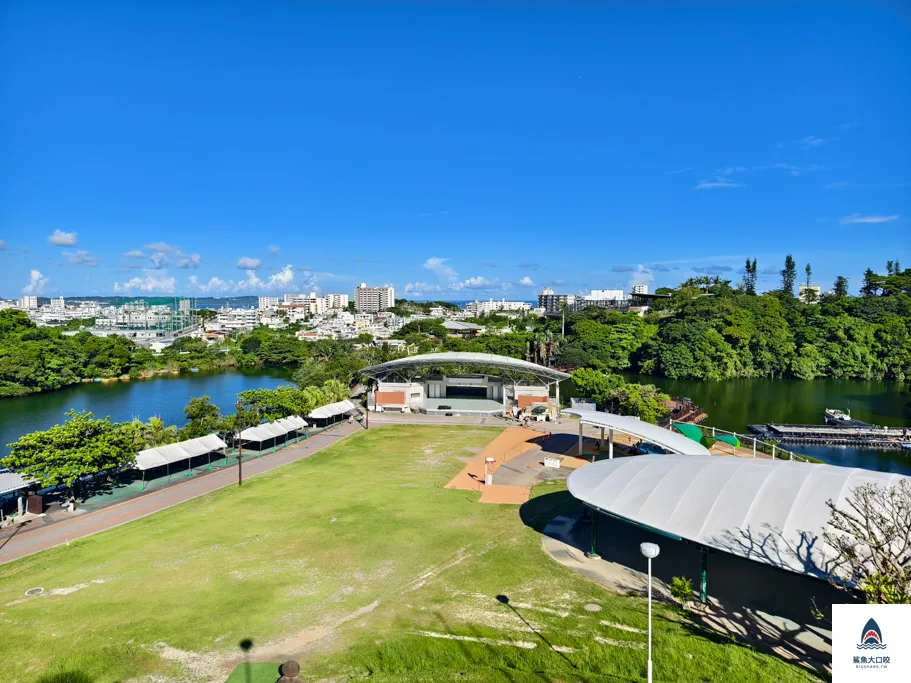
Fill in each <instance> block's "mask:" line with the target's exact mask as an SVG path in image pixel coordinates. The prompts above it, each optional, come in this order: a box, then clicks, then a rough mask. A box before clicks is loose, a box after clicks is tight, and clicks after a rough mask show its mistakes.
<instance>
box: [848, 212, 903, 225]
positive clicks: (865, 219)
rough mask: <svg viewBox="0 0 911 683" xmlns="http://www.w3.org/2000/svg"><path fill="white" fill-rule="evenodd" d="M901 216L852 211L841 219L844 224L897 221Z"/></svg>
mask: <svg viewBox="0 0 911 683" xmlns="http://www.w3.org/2000/svg"><path fill="white" fill-rule="evenodd" d="M899 218H901V216H899V215H898V214H892V215H891V216H864V215H861V214H859V213H852V214H851V215H850V216H845V217H844V218H842V219H841V224H842V225H852V224H854V223H891V222H892V221H897V220H898V219H899Z"/></svg>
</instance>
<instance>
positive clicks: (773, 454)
mask: <svg viewBox="0 0 911 683" xmlns="http://www.w3.org/2000/svg"><path fill="white" fill-rule="evenodd" d="M776 450H777V446H775V444H772V460H774V459H775V451H776Z"/></svg>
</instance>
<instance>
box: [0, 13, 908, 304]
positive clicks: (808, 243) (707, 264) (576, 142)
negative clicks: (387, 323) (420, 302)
mask: <svg viewBox="0 0 911 683" xmlns="http://www.w3.org/2000/svg"><path fill="white" fill-rule="evenodd" d="M0 150H2V152H0V298H4V297H5V298H16V297H19V296H21V295H23V294H40V295H44V296H59V295H64V296H77V295H112V294H122V295H137V296H138V295H162V294H175V295H187V296H226V295H238V294H267V293H281V292H296V291H303V292H307V291H311V290H316V291H322V292H326V293H328V292H343V293H349V294H350V293H352V292H353V290H354V287H355V286H357V284H358V283H360V282H362V281H364V282H367V283H369V284H373V285H380V284H391V285H394V286H395V287H396V295H397V296H398V297H408V298H424V299H458V300H465V299H474V298H485V299H486V298H488V297H494V298H502V297H506V298H507V299H518V300H531V299H534V297H535V296H536V294H537V292H538V291H540V289H541V288H542V287H544V286H550V287H552V288H554V289H555V290H556V291H560V292H567V293H575V292H581V291H588V290H589V289H602V288H604V289H607V288H623V289H627V290H628V289H629V287H630V286H631V285H632V284H648V285H649V286H650V287H651V288H652V290H654V288H657V287H660V286H673V285H676V284H678V283H679V282H681V281H682V280H685V279H687V278H689V277H694V276H698V275H703V274H708V275H720V276H722V277H724V278H726V279H731V280H733V281H734V282H739V280H740V278H741V274H742V267H743V263H744V261H745V259H747V258H756V259H757V261H758V270H759V285H760V288H761V289H771V288H774V287H775V286H776V285H777V284H778V282H779V277H778V271H779V270H780V269H781V267H782V262H783V260H784V257H785V254H786V253H788V252H790V253H792V254H793V255H794V258H795V259H796V261H797V263H798V267H799V276H800V277H799V280H800V281H802V280H803V278H804V274H803V268H804V265H805V264H806V263H808V262H809V263H810V264H812V268H813V280H814V282H815V283H816V284H819V285H821V286H822V287H823V289H828V288H829V287H831V283H832V281H833V280H834V279H835V277H836V276H838V275H844V276H846V277H848V278H849V281H850V285H851V289H852V291H856V290H857V288H858V286H859V284H860V279H861V275H862V273H863V271H864V270H865V269H866V268H867V267H868V266H869V267H872V268H874V270H879V271H880V272H883V271H884V270H885V262H886V260H887V259H898V260H900V261H902V262H903V263H904V264H905V265H906V266H911V253H909V251H911V249H909V247H911V237H909V236H911V154H909V151H911V10H909V6H908V4H907V3H902V2H898V1H897V0H896V2H888V1H884V2H881V3H876V4H874V3H862V2H834V3H830V2H822V1H806V2H792V3H785V2H761V3H753V4H751V3H741V2H738V3H720V2H700V3H680V4H675V5H673V6H668V5H666V4H657V3H648V2H647V3H639V4H632V3H625V4H623V3H594V2H587V3H573V2H563V3H560V4H559V5H558V4H554V3H552V4H548V3H533V4H527V3H523V4H522V5H521V6H520V5H518V4H509V3H499V4H497V5H495V6H494V5H488V6H485V5H483V4H481V3H466V2H463V3H446V2H434V3H419V2H399V3H383V4H379V3H377V4H367V3H353V4H352V3H348V4H346V3H332V4H330V3H303V2H297V3H293V2H292V3H289V2H275V1H266V2H261V3H222V2H218V3H216V2H180V3H178V2H173V1H170V0H167V1H163V2H156V3H151V2H146V3H110V2H108V3H96V2H92V1H91V0H89V1H87V2H82V3H64V2H48V1H44V0H29V1H27V2H26V1H24V0H10V1H9V2H5V3H2V4H0Z"/></svg>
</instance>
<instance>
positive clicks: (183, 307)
mask: <svg viewBox="0 0 911 683" xmlns="http://www.w3.org/2000/svg"><path fill="white" fill-rule="evenodd" d="M191 304H192V302H191V301H190V300H189V299H181V300H180V303H179V304H178V308H177V310H179V311H180V312H181V313H189V312H190V309H191Z"/></svg>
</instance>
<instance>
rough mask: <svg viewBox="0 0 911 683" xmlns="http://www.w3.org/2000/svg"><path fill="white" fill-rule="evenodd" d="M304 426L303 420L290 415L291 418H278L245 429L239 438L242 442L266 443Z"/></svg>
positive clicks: (305, 424)
mask: <svg viewBox="0 0 911 683" xmlns="http://www.w3.org/2000/svg"><path fill="white" fill-rule="evenodd" d="M306 426H307V423H306V421H304V419H303V418H301V417H298V416H297V415H292V416H291V417H283V418H280V419H278V420H276V421H275V422H267V423H265V424H261V425H256V426H255V427H247V428H246V429H245V430H244V431H242V432H241V433H240V438H241V439H243V440H244V441H257V442H262V441H268V440H269V439H274V438H276V437H279V436H284V435H285V434H287V433H288V432H293V431H295V430H297V429H301V428H303V427H306Z"/></svg>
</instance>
